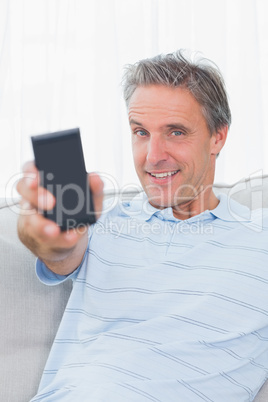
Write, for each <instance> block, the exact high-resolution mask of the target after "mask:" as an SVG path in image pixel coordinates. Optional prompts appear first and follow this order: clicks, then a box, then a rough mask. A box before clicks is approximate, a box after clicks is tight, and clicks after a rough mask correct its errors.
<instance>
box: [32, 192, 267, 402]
mask: <svg viewBox="0 0 268 402" xmlns="http://www.w3.org/2000/svg"><path fill="white" fill-rule="evenodd" d="M218 198H219V200H220V203H219V204H218V206H217V207H216V208H215V209H214V210H211V211H208V210H207V211H204V212H203V213H201V214H199V215H196V216H194V217H192V218H190V219H186V220H178V219H176V218H175V217H174V216H173V213H172V209H171V208H166V209H164V210H158V209H155V208H154V207H152V206H151V205H150V204H149V203H148V200H147V198H146V197H145V196H144V195H139V196H137V197H135V198H134V199H133V201H131V202H120V203H116V205H113V204H114V203H113V201H110V202H109V203H108V205H106V206H105V211H104V213H103V215H102V217H101V218H100V219H99V221H98V222H97V223H96V224H95V225H93V226H91V228H90V229H89V245H88V249H87V251H86V253H85V256H84V259H83V262H82V264H81V266H80V267H79V268H78V269H77V270H76V271H75V272H74V273H73V274H71V275H70V276H69V277H68V278H72V280H73V291H72V294H71V296H70V299H69V302H68V304H67V307H66V310H65V313H64V315H63V319H62V322H61V324H60V327H59V330H58V333H57V335H56V338H55V341H54V344H53V347H52V350H51V353H50V356H49V359H48V361H47V364H46V367H45V370H44V373H43V377H42V381H41V384H40V387H39V391H38V395H37V396H36V397H35V398H34V399H33V400H32V401H47V402H49V401H53V402H55V401H57V402H59V401H64V402H68V401H71V402H73V401H79V402H84V401H85V402H86V401H92V402H102V401H103V402H104V401H105V402H107V401H109V402H143V401H144V402H148V401H154V402H160V401H161V402H173V401H174V402H175V401H176V402H177V401H181V402H199V401H209V402H211V401H213V402H226V401H228V402H240V401H252V400H253V399H254V397H255V395H256V393H257V392H258V390H259V388H260V387H261V385H262V384H263V383H264V381H265V380H266V379H267V377H268V247H267V245H268V213H267V212H268V211H267V210H256V211H250V210H249V209H248V208H246V207H245V206H242V205H240V204H238V203H237V202H235V201H233V200H230V199H229V198H228V197H227V196H225V195H223V194H222V195H220V196H218ZM37 274H38V276H39V278H40V280H41V281H42V282H43V283H46V284H48V285H56V284H57V283H59V282H61V281H63V280H66V279H67V277H63V276H59V275H56V274H54V273H52V272H51V271H49V270H48V269H47V268H46V267H45V266H44V264H43V263H42V262H41V261H38V262H37Z"/></svg>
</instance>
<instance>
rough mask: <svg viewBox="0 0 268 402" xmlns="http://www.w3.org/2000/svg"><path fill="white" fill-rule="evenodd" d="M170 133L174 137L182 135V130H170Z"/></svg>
mask: <svg viewBox="0 0 268 402" xmlns="http://www.w3.org/2000/svg"><path fill="white" fill-rule="evenodd" d="M172 135H174V136H175V137H180V136H181V135H183V132H182V131H172Z"/></svg>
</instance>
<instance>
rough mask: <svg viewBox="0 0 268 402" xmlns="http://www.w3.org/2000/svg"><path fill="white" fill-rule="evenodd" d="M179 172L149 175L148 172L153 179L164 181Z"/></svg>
mask: <svg viewBox="0 0 268 402" xmlns="http://www.w3.org/2000/svg"><path fill="white" fill-rule="evenodd" d="M178 172H179V170H174V171H173V172H162V173H150V172H148V173H149V174H150V175H151V176H152V177H155V178H156V179H165V178H167V177H170V176H174V175H175V174H176V173H178Z"/></svg>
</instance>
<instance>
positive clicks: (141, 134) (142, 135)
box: [135, 130, 147, 137]
mask: <svg viewBox="0 0 268 402" xmlns="http://www.w3.org/2000/svg"><path fill="white" fill-rule="evenodd" d="M135 134H137V135H138V136H139V137H145V136H146V135H147V133H146V131H143V130H137V131H135Z"/></svg>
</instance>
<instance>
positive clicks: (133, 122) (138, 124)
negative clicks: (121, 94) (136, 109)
mask: <svg viewBox="0 0 268 402" xmlns="http://www.w3.org/2000/svg"><path fill="white" fill-rule="evenodd" d="M129 124H130V125H133V124H135V125H136V126H142V124H141V123H139V122H138V121H137V120H133V119H130V120H129Z"/></svg>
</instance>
